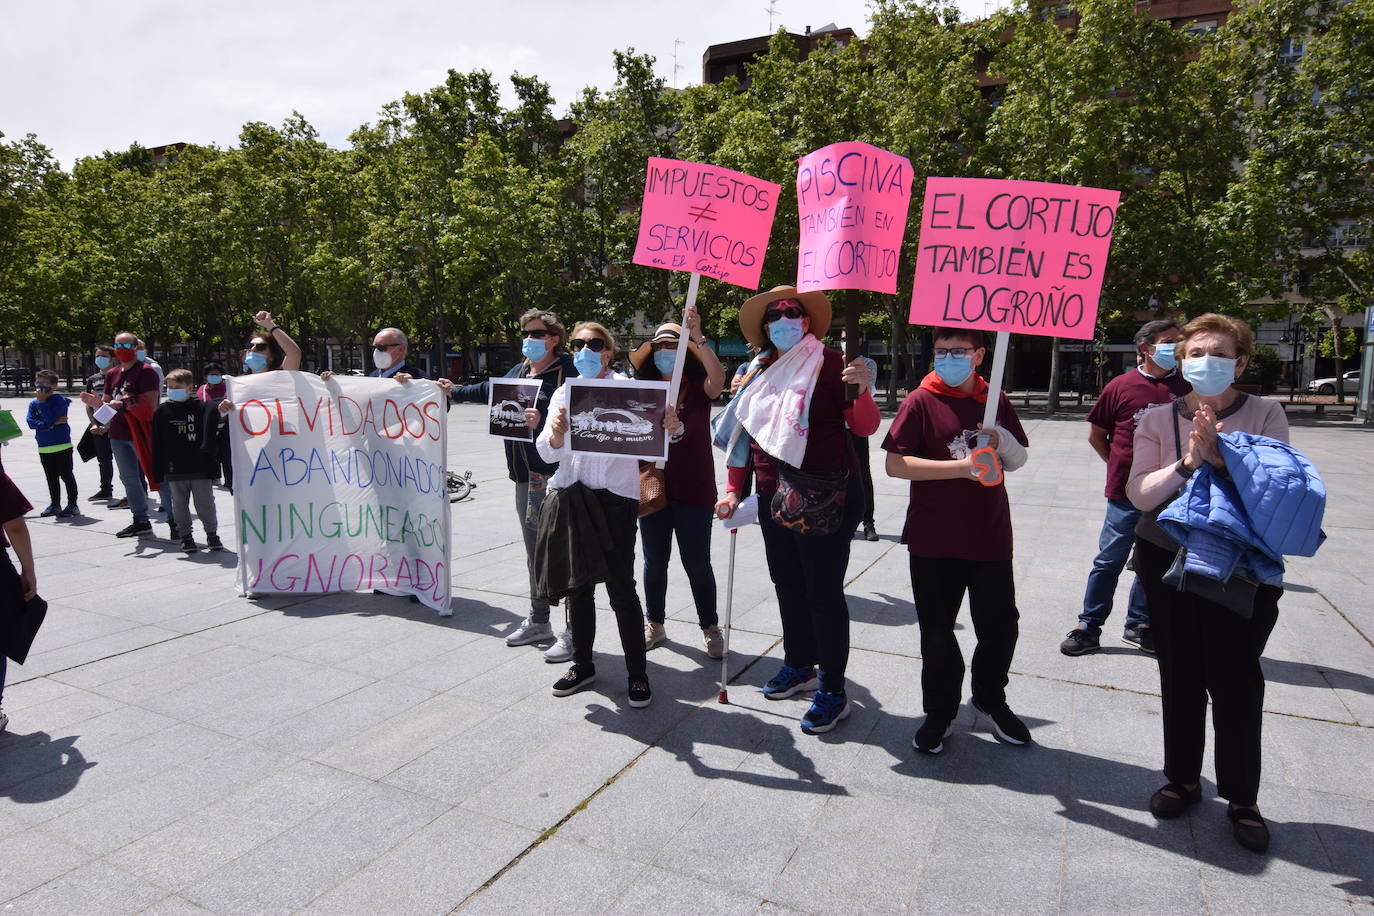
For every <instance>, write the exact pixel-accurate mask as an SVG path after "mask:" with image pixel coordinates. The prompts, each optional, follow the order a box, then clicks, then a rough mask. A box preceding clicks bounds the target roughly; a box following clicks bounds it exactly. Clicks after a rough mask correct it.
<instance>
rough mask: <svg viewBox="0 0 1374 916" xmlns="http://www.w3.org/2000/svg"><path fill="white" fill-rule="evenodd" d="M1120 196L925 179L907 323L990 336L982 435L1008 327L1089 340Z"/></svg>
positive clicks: (991, 419) (993, 479) (992, 468)
mask: <svg viewBox="0 0 1374 916" xmlns="http://www.w3.org/2000/svg"><path fill="white" fill-rule="evenodd" d="M1120 199H1121V195H1120V193H1119V192H1117V191H1108V190H1104V189H1101V188H1084V187H1078V186H1076V185H1061V184H1047V183H1045V182H1039V181H1002V180H998V179H992V178H929V179H927V180H926V196H925V202H924V204H923V206H922V208H921V243H920V248H919V249H918V251H917V253H916V278H915V282H914V284H913V287H912V290H911V313H910V317H909V320H910V322H911V323H912V324H924V325H933V326H935V327H949V328H968V329H970V330H981V331H995V332H996V333H997V343H996V349H995V350H994V352H993V360H992V374H991V378H990V380H989V383H988V384H989V388H990V390H989V392H988V404H987V410H986V412H985V413H984V415H983V428H984V430H986V431H988V433H990V432H991V430H992V427H993V425H994V424H995V422H996V419H997V402H998V400H999V399H1000V395H1001V390H1002V379H1003V373H1004V371H1005V367H1006V360H1007V346H1008V343H1009V339H1010V336H1011V334H1012V333H1013V332H1016V333H1021V334H1033V335H1037V336H1042V337H1068V338H1072V339H1076V340H1091V339H1092V338H1093V334H1094V331H1095V330H1096V327H1097V309H1098V303H1099V300H1100V298H1101V294H1102V277H1103V274H1104V272H1105V270H1106V266H1107V254H1108V252H1109V250H1110V249H1111V244H1112V231H1113V229H1114V228H1115V226H1116V210H1117V205H1118V204H1119V203H1120ZM986 436H987V433H985V434H984V438H982V439H980V443H981V444H982V445H983V446H984V448H986V442H987V440H986ZM983 450H984V449H980V450H979V451H983ZM977 455H978V453H976V452H975V463H978V462H979V457H977ZM982 457H983V458H984V465H983V466H984V467H986V474H985V475H984V476H982V477H980V479H981V480H982V481H983V482H984V483H986V484H987V485H989V486H995V485H996V484H997V483H1000V482H1001V469H1000V467H999V466H997V464H996V456H995V454H994V453H992V451H991V449H987V454H986V455H984V456H982ZM987 459H990V462H989V461H988V460H987Z"/></svg>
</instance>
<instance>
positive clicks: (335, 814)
mask: <svg viewBox="0 0 1374 916" xmlns="http://www.w3.org/2000/svg"><path fill="white" fill-rule="evenodd" d="M444 810H445V806H444V805H442V804H441V803H439V802H436V801H433V800H431V799H427V798H422V797H420V796H418V795H413V794H411V793H409V792H404V791H402V790H400V789H396V788H393V787H391V786H386V785H381V784H377V783H371V784H368V785H365V786H363V787H362V788H360V789H359V790H358V791H356V792H353V793H351V794H350V795H348V796H347V797H345V798H342V799H340V800H338V801H337V802H335V803H333V804H332V805H330V806H329V807H327V808H326V809H325V810H323V811H321V812H319V813H318V814H316V815H315V816H314V817H311V818H310V819H308V820H306V821H303V822H302V823H300V824H298V825H296V826H295V827H292V828H290V829H289V830H287V831H286V832H285V833H282V834H280V835H279V836H277V837H275V838H273V839H271V840H269V841H268V842H267V843H265V844H263V845H262V846H259V847H258V848H257V849H254V850H253V851H251V852H249V853H247V854H246V855H243V856H240V857H239V858H238V859H235V860H234V861H232V862H229V863H226V864H225V865H224V866H223V867H221V868H219V869H217V870H216V871H214V872H212V873H211V874H210V875H208V876H207V877H206V878H205V879H204V880H202V881H199V882H197V883H195V884H193V885H192V886H190V887H188V888H186V889H184V890H182V891H181V893H182V894H183V896H185V897H186V898H187V899H188V900H190V901H191V902H192V903H198V904H200V905H201V906H205V907H209V908H211V909H214V910H215V911H216V912H220V913H261V912H265V911H269V910H270V911H280V910H286V909H296V908H299V907H303V906H305V905H306V904H308V903H310V902H311V901H312V900H314V899H315V898H316V897H318V896H319V895H320V894H322V893H324V892H325V891H328V890H329V889H330V888H332V887H333V886H334V885H336V884H338V883H339V882H340V881H342V880H343V879H345V878H347V877H348V876H350V875H352V874H353V873H354V872H356V871H357V870H358V869H360V868H362V867H363V866H365V865H366V864H367V863H369V862H371V861H373V860H374V859H376V858H378V857H379V856H381V855H383V854H384V853H386V852H387V851H388V850H389V849H391V848H392V847H393V846H395V845H396V844H397V843H400V842H401V841H402V840H404V839H405V838H406V837H408V836H410V835H411V834H413V833H415V832H416V831H417V830H419V829H421V828H422V827H424V826H425V825H427V824H429V823H431V822H432V821H434V820H435V819H436V818H438V817H439V815H441V814H443V813H444Z"/></svg>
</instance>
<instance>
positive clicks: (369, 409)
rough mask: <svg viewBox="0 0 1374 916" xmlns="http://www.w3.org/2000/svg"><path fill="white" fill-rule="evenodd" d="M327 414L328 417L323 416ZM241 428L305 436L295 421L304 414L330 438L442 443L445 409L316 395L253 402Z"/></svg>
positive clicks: (308, 424)
mask: <svg viewBox="0 0 1374 916" xmlns="http://www.w3.org/2000/svg"><path fill="white" fill-rule="evenodd" d="M322 412H323V415H321V413H322ZM237 413H238V418H239V426H240V427H241V428H242V429H243V431H244V432H245V433H247V434H248V435H250V436H268V435H278V436H294V435H297V434H298V433H299V431H300V430H299V429H298V428H297V426H296V424H295V423H294V422H292V420H291V419H290V418H291V417H295V416H299V418H300V421H299V422H300V423H302V424H304V426H305V429H306V430H308V431H309V432H315V431H316V430H317V428H318V430H319V431H320V432H323V433H325V434H327V435H330V436H335V435H339V436H356V435H359V434H360V433H361V434H368V433H371V434H373V435H379V436H384V437H385V438H387V439H402V438H406V437H409V438H412V439H429V440H430V441H432V442H438V441H439V437H440V436H441V435H442V433H441V427H442V424H443V422H444V412H443V408H442V407H441V405H440V404H439V402H437V401H425V402H424V403H423V404H417V403H415V402H413V401H411V402H405V403H400V402H397V401H395V400H393V399H391V398H386V399H385V400H383V401H382V402H381V407H380V409H378V407H377V404H376V402H375V401H372V400H369V401H365V402H364V403H362V404H359V403H358V402H357V401H356V400H355V399H353V398H351V397H348V396H347V395H338V396H337V397H323V396H321V397H316V398H315V400H314V403H313V404H312V403H310V402H309V401H308V399H306V398H302V397H297V398H295V399H294V403H293V402H292V401H291V400H288V401H286V402H285V403H283V401H282V399H281V398H266V399H259V398H250V399H248V400H246V401H244V402H243V403H242V404H240V405H239V409H238V411H237Z"/></svg>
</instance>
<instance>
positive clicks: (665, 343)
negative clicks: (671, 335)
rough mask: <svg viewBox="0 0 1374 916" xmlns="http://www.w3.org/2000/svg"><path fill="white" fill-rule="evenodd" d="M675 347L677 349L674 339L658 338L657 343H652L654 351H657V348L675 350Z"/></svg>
mask: <svg viewBox="0 0 1374 916" xmlns="http://www.w3.org/2000/svg"><path fill="white" fill-rule="evenodd" d="M676 349H677V341H676V340H660V341H659V342H658V343H656V344H654V351H655V352H657V351H659V350H676Z"/></svg>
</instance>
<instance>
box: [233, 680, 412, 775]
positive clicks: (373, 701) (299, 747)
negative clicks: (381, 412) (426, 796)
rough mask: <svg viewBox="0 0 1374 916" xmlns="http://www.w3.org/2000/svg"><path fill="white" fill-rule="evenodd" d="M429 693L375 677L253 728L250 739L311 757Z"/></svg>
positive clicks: (399, 711) (410, 706)
mask: <svg viewBox="0 0 1374 916" xmlns="http://www.w3.org/2000/svg"><path fill="white" fill-rule="evenodd" d="M432 696H433V694H431V693H430V692H429V691H428V690H421V689H420V688H418V687H408V686H406V685H405V684H396V683H392V682H389V681H377V682H374V683H371V684H366V685H364V686H362V687H360V688H358V689H357V690H355V691H353V692H352V693H348V694H344V695H343V696H341V697H338V698H337V699H334V700H330V701H329V702H327V703H322V704H320V705H319V706H316V707H315V708H313V709H308V710H306V711H305V712H303V713H301V714H299V715H296V716H292V717H291V718H289V719H286V720H284V721H282V722H279V723H278V724H276V725H273V726H271V727H270V728H266V729H263V730H262V731H260V732H256V733H254V734H253V735H252V736H251V738H250V740H251V741H253V742H254V743H255V744H259V745H262V746H263V747H268V748H272V749H273V750H278V751H283V752H286V753H290V754H294V755H296V756H298V757H312V756H315V755H316V754H320V753H322V752H323V751H325V750H326V749H328V748H330V747H333V746H334V745H336V744H339V743H341V742H344V741H348V740H350V739H351V738H353V736H354V735H356V734H357V733H358V732H360V731H363V730H364V729H367V728H371V727H372V726H374V725H376V724H378V723H379V722H384V721H386V720H387V719H390V718H391V717H393V716H397V715H400V714H401V713H403V712H405V711H407V710H409V709H413V708H414V707H416V706H418V705H419V704H421V703H423V702H425V701H426V700H428V699H429V698H430V697H432Z"/></svg>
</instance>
